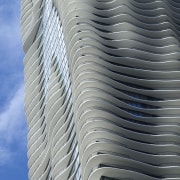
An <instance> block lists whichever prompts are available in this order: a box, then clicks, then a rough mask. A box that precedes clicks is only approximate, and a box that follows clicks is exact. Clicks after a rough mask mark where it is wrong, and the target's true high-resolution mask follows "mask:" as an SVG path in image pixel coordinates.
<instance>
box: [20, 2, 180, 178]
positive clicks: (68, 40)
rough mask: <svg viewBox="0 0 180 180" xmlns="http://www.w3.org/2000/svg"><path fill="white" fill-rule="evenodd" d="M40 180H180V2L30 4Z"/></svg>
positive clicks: (32, 107) (31, 95)
mask: <svg viewBox="0 0 180 180" xmlns="http://www.w3.org/2000/svg"><path fill="white" fill-rule="evenodd" d="M21 31H22V42H23V47H24V51H25V58H24V72H25V112H26V117H27V124H28V129H29V132H28V159H29V161H28V167H29V179H31V180H51V179H52V180H117V179H119V180H120V179H124V180H125V179H126V180H159V179H164V180H165V179H166V180H170V179H171V180H175V179H180V1H179V0H21Z"/></svg>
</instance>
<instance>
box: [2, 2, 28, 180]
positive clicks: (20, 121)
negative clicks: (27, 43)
mask: <svg viewBox="0 0 180 180" xmlns="http://www.w3.org/2000/svg"><path fill="white" fill-rule="evenodd" d="M19 17H20V0H0V80H1V83H0V180H27V179H28V177H27V171H28V170H27V155H26V151H27V149H26V146H27V145H26V144H27V140H26V135H27V127H26V120H25V115H24V109H23V98H24V83H23V57H24V54H23V50H22V45H21V38H20V21H19Z"/></svg>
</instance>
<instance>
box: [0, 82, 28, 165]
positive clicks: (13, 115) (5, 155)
mask: <svg viewBox="0 0 180 180" xmlns="http://www.w3.org/2000/svg"><path fill="white" fill-rule="evenodd" d="M23 101H24V88H23V85H21V86H20V87H19V89H18V90H17V92H16V93H15V94H14V97H13V98H12V99H11V100H10V102H9V103H8V105H7V106H6V109H5V110H4V111H3V112H1V113H0V165H1V164H3V162H4V161H5V160H6V161H7V160H8V159H9V158H10V157H11V156H12V155H13V152H12V150H11V149H10V146H11V144H12V143H14V142H15V141H16V143H17V140H18V141H19V142H18V145H19V146H22V145H23V146H24V145H25V144H26V124H25V119H24V109H23V104H24V103H23Z"/></svg>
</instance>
